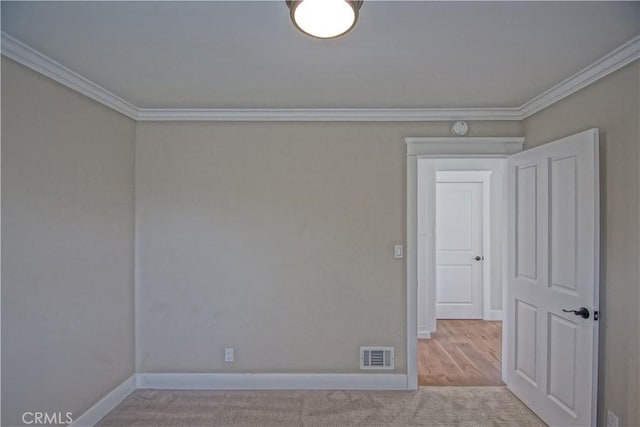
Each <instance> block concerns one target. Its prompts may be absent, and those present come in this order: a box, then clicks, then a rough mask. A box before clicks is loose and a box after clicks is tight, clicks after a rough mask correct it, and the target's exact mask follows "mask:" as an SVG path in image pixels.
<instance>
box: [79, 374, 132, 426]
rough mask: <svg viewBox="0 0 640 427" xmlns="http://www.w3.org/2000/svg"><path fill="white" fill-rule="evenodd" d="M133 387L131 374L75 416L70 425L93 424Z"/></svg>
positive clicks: (127, 394)
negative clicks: (82, 412)
mask: <svg viewBox="0 0 640 427" xmlns="http://www.w3.org/2000/svg"><path fill="white" fill-rule="evenodd" d="M135 389H136V374H133V375H131V376H130V377H129V378H127V379H126V380H125V381H124V382H123V383H122V384H120V385H119V386H118V387H116V388H114V389H113V390H112V391H111V392H110V393H109V394H107V395H106V396H105V397H103V398H102V399H100V400H99V401H98V403H96V404H95V405H93V406H92V407H91V408H89V409H87V410H86V411H85V413H84V414H82V415H80V416H79V417H78V418H76V419H75V420H74V421H73V422H72V423H71V424H70V425H71V426H72V427H92V426H94V425H95V424H97V423H98V421H100V420H101V419H102V418H103V417H104V416H105V415H107V414H108V413H109V412H110V411H111V410H112V409H113V408H115V407H116V406H118V404H119V403H120V402H122V401H123V400H124V398H125V397H127V396H129V395H130V394H131V393H132V392H133V391H134V390H135Z"/></svg>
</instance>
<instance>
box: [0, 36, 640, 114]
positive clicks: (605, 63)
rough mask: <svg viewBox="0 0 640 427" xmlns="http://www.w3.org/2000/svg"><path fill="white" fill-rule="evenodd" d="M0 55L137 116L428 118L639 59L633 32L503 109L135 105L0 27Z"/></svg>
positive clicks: (526, 110)
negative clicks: (497, 103) (497, 104)
mask: <svg viewBox="0 0 640 427" xmlns="http://www.w3.org/2000/svg"><path fill="white" fill-rule="evenodd" d="M1 35H2V55H5V56H6V57H7V58H10V59H12V60H14V61H16V62H18V63H20V64H22V65H24V66H26V67H28V68H30V69H32V70H34V71H37V72H39V73H41V74H43V75H45V76H47V77H49V78H51V79H53V80H55V81H57V82H58V83H61V84H63V85H65V86H67V87H69V88H71V89H73V90H75V91H77V92H80V93H81V94H83V95H86V96H88V97H89V98H91V99H93V100H95V101H98V102H100V103H101V104H104V105H106V106H107V107H109V108H112V109H114V110H116V111H118V112H120V113H122V114H124V115H126V116H128V117H130V118H132V119H134V120H137V121H181V122H183V121H224V122H228V121H236V122H249V121H256V122H429V121H453V120H469V121H477V120H496V121H505V120H516V121H519V120H524V119H526V118H527V117H529V116H531V115H533V114H535V113H537V112H538V111H541V110H543V109H545V108H547V107H548V106H550V105H552V104H554V103H556V102H558V101H560V100H562V99H563V98H566V97H567V96H569V95H571V94H573V93H574V92H576V91H578V90H580V89H582V88H584V87H586V86H588V85H590V84H592V83H594V82H596V81H598V80H599V79H601V78H603V77H605V76H607V75H609V74H611V73H613V72H614V71H616V70H619V69H620V68H622V67H624V66H625V65H628V64H630V63H631V62H633V61H635V60H637V59H639V58H640V36H637V37H635V38H633V39H631V40H629V41H628V42H626V43H625V44H623V45H622V46H620V47H618V48H617V49H615V50H613V51H612V52H610V53H609V54H607V55H605V56H603V57H602V58H600V59H599V60H597V61H596V62H594V63H593V64H591V65H589V66H588V67H586V68H584V69H582V70H581V71H579V72H577V73H576V74H574V75H573V76H571V77H569V78H568V79H566V80H564V81H562V82H561V83H559V84H557V85H555V86H554V87H552V88H551V89H549V90H547V91H545V92H543V93H542V94H540V95H538V96H536V97H534V98H533V99H531V100H529V101H528V102H526V103H524V104H523V105H521V106H520V107H504V108H493V107H492V108H139V107H136V106H135V105H133V104H131V103H130V102H128V101H126V100H125V99H123V98H121V97H119V96H117V95H115V94H113V93H111V92H109V91H108V90H106V89H105V88H103V87H102V86H99V85H97V84H95V83H94V82H92V81H90V80H89V79H87V78H85V77H83V76H81V75H80V74H78V73H76V72H75V71H73V70H70V69H69V68H67V67H65V66H64V65H62V64H60V63H58V62H56V61H54V60H53V59H51V58H49V57H47V56H46V55H44V54H42V53H40V52H38V51H37V50H35V49H33V48H32V47H30V46H28V45H26V44H24V43H22V42H21V41H19V40H17V39H15V38H14V37H12V36H10V35H8V34H7V33H4V32H2V33H1Z"/></svg>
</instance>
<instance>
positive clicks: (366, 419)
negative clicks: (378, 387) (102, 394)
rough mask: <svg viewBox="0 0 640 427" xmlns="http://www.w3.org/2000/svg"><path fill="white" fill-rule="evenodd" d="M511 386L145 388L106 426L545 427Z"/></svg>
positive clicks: (107, 419) (103, 426)
mask: <svg viewBox="0 0 640 427" xmlns="http://www.w3.org/2000/svg"><path fill="white" fill-rule="evenodd" d="M544 425H545V424H544V423H543V422H542V421H541V420H540V419H539V418H538V417H536V416H535V415H534V414H533V413H532V412H531V411H530V410H529V409H528V408H527V407H526V406H525V405H523V404H522V402H520V401H519V400H518V399H517V398H516V397H514V396H513V395H512V394H511V393H510V392H509V391H508V390H507V389H506V388H504V387H420V389H419V390H418V391H415V392H406V391H184V390H180V391H178V390H137V391H135V392H134V393H132V394H131V395H130V396H129V397H127V398H126V399H125V400H124V401H123V402H122V403H121V404H120V405H118V406H117V407H116V408H115V409H114V410H113V411H111V412H110V413H109V414H107V416H106V417H104V418H103V419H102V420H101V421H100V423H99V424H98V426H100V427H107V426H113V427H116V426H118V427H119V426H143V427H147V426H149V427H151V426H154V427H155V426H157V427H161V426H172V427H181V426H265V427H268V426H278V427H279V426H327V427H330V426H398V427H401V426H469V427H471V426H474V427H475V426H492V427H494V426H518V427H524V426H544Z"/></svg>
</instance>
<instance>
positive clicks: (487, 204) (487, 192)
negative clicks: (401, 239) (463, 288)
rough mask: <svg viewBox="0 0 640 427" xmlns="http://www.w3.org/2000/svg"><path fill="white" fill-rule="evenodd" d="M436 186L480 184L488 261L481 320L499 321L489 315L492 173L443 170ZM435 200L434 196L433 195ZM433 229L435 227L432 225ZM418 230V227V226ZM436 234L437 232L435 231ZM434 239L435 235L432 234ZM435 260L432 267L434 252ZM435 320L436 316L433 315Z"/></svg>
mask: <svg viewBox="0 0 640 427" xmlns="http://www.w3.org/2000/svg"><path fill="white" fill-rule="evenodd" d="M435 172H436V184H437V183H438V182H441V179H444V180H450V181H442V182H453V183H467V182H468V183H481V184H482V256H483V261H485V260H488V262H483V264H482V319H483V320H500V319H493V316H492V315H491V263H492V261H493V260H492V258H491V175H492V174H493V171H487V170H468V171H452V170H445V171H439V170H436V171H435ZM434 198H435V194H434ZM418 222H420V218H419V217H418ZM434 227H435V225H434ZM418 228H420V226H418ZM436 232H437V230H436ZM434 237H435V234H434ZM434 255H436V256H435V260H434V265H435V264H437V262H438V258H437V253H436V251H434ZM423 262H424V260H421V259H420V258H418V269H421V265H420V264H422V263H423ZM431 286H433V287H434V290H433V291H432V295H434V296H435V297H436V301H435V302H436V304H437V301H438V300H437V295H436V293H437V288H436V282H435V281H433V282H432V284H431ZM434 315H435V317H436V320H437V318H438V317H437V314H436V313H434Z"/></svg>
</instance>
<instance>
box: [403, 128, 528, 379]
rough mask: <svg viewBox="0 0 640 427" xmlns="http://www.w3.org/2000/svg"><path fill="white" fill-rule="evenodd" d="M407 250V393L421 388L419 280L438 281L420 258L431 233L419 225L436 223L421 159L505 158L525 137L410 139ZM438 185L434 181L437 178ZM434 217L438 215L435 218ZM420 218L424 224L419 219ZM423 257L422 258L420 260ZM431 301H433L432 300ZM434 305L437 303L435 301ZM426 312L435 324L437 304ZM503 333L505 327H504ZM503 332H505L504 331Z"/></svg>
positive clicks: (430, 264)
mask: <svg viewBox="0 0 640 427" xmlns="http://www.w3.org/2000/svg"><path fill="white" fill-rule="evenodd" d="M405 142H406V144H407V208H406V213H407V242H406V246H407V251H406V254H407V256H406V268H407V270H406V271H407V275H406V276H407V281H406V304H407V305H406V307H407V324H406V325H407V336H406V338H407V339H406V343H407V350H406V357H407V390H417V389H418V354H417V348H418V340H417V339H416V338H417V337H418V330H419V328H418V294H419V292H418V289H419V282H420V281H423V282H424V281H430V280H435V275H433V276H432V275H431V273H430V271H431V267H433V266H434V265H435V253H434V254H433V257H426V258H423V259H424V260H425V261H426V262H424V263H422V265H420V263H419V261H418V258H419V257H420V253H421V251H420V250H419V246H422V247H423V249H422V253H423V254H424V252H428V251H430V246H429V245H427V243H428V242H432V241H433V239H429V235H428V232H426V231H424V230H421V229H420V224H421V223H423V224H425V225H427V228H430V229H435V221H433V222H431V216H430V215H429V214H428V213H429V210H428V209H424V206H423V209H422V210H421V208H420V205H421V204H422V205H424V201H422V203H421V200H420V197H419V191H418V181H419V175H420V168H419V167H418V159H422V158H452V157H453V158H455V157H464V158H494V159H505V158H506V157H507V156H508V155H510V154H513V153H517V152H520V151H522V144H523V143H524V138H522V137H464V138H457V137H456V138H451V137H437V138H431V137H407V138H405ZM434 182H435V179H434ZM434 216H435V215H434ZM418 218H421V221H419V220H418ZM420 258H422V257H420ZM430 301H432V300H431V299H430ZM433 301H434V302H435V300H433ZM426 311H427V312H426V313H425V318H426V319H433V320H434V322H433V323H435V304H434V307H433V311H431V307H428V310H426ZM427 327H428V329H427V330H428V331H429V330H434V329H435V325H431V324H429V325H427ZM503 330H504V327H503ZM503 333H504V331H503Z"/></svg>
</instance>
